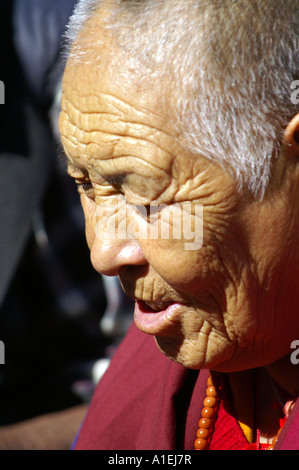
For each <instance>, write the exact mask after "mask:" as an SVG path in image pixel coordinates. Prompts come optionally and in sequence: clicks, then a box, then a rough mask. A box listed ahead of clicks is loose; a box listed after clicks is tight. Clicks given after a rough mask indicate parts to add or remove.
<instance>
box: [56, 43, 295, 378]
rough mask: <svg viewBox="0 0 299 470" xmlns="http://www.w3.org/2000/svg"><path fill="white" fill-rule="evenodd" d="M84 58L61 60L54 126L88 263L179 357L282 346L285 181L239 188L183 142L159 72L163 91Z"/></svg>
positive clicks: (211, 359) (231, 355)
mask: <svg viewBox="0 0 299 470" xmlns="http://www.w3.org/2000/svg"><path fill="white" fill-rule="evenodd" d="M98 52H101V53H102V57H105V48H104V46H102V49H101V51H98ZM122 60H123V59H122ZM87 62H88V61H87ZM90 62H91V61H89V63H75V62H73V61H69V63H68V65H67V69H66V72H65V76H64V83H63V99H62V112H61V116H60V131H61V138H62V143H63V146H64V149H65V152H66V155H67V157H68V171H69V174H70V175H71V176H72V177H73V178H74V179H75V180H76V182H77V184H78V186H79V192H80V194H81V201H82V206H83V209H84V214H85V219H86V236H87V241H88V245H89V247H90V251H91V261H92V264H93V266H94V267H95V269H96V270H97V271H98V272H99V273H103V274H106V275H118V276H119V278H120V281H121V283H122V286H123V288H124V290H125V292H126V293H127V294H128V295H129V296H131V297H132V298H134V299H136V307H135V314H134V317H135V322H136V325H137V327H138V328H140V329H141V330H142V331H144V332H145V333H148V334H150V335H153V336H154V337H155V339H156V342H157V344H158V347H159V348H160V349H161V351H163V353H164V354H166V355H167V356H168V357H170V358H172V359H174V360H175V361H178V362H179V363H181V364H183V365H184V366H186V367H189V368H213V369H215V370H222V371H231V370H239V369H244V368H248V367H254V366H257V365H264V364H268V363H271V362H273V361H274V360H276V359H278V358H279V357H282V356H284V355H285V354H287V353H288V352H289V347H290V344H291V342H292V340H294V339H296V338H295V337H294V335H295V331H297V330H296V328H297V325H296V322H294V318H295V317H294V316H295V311H296V304H297V302H295V300H296V299H297V298H298V294H299V291H298V288H297V283H296V282H295V278H296V277H297V275H298V273H297V272H296V271H297V266H299V263H298V260H297V259H296V256H297V255H296V251H295V250H294V240H295V238H296V237H298V236H297V234H296V233H297V232H298V231H297V232H296V230H295V228H294V225H293V222H294V221H293V219H294V210H295V209H294V204H293V199H294V198H293V196H292V194H291V190H290V189H289V186H288V185H287V184H286V183H285V184H284V182H283V181H282V182H280V184H279V185H278V184H277V188H275V189H273V190H272V193H271V196H269V198H268V199H266V200H265V201H263V202H257V201H254V200H252V199H251V198H250V197H249V196H246V195H240V194H239V193H238V191H237V189H236V186H235V184H234V181H233V179H232V178H231V176H230V175H229V174H228V173H227V172H226V171H224V170H223V169H221V168H219V167H218V166H217V165H215V164H213V163H212V162H210V161H208V160H206V159H205V158H203V157H202V156H201V155H194V154H191V153H190V152H188V151H186V149H185V148H184V146H183V145H182V142H181V136H180V135H179V133H177V131H176V130H175V127H174V126H173V124H172V119H171V118H172V109H173V107H172V105H171V97H170V96H168V91H167V90H168V88H167V84H165V92H164V95H163V99H161V98H162V97H161V96H160V95H159V93H158V92H157V90H155V88H154V87H153V89H143V88H142V87H141V86H140V87H137V86H133V84H130V83H128V82H126V81H124V80H121V79H120V78H119V77H118V75H117V74H113V73H112V72H111V69H110V68H109V67H100V68H96V67H94V66H93V65H91V64H90ZM120 65H124V64H122V63H121V59H120ZM215 112H216V111H215ZM216 138H217V136H215V139H216ZM162 205H163V206H162ZM201 211H203V212H201ZM202 214H203V217H201V216H202ZM159 224H160V230H162V229H161V227H163V230H164V232H161V231H160V232H159V230H158V229H157V227H159ZM136 227H137V228H136ZM151 229H152V232H151ZM156 229H157V230H158V231H155V230H156ZM153 233H154V235H153ZM192 235H193V238H192ZM297 241H298V240H297ZM297 241H296V242H295V243H297ZM290 293H291V294H290ZM294 328H295V331H294ZM297 329H298V328H297Z"/></svg>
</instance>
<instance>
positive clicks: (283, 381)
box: [265, 355, 299, 399]
mask: <svg viewBox="0 0 299 470" xmlns="http://www.w3.org/2000/svg"><path fill="white" fill-rule="evenodd" d="M265 369H266V370H267V372H268V373H269V376H270V377H271V378H272V379H273V381H274V382H275V383H276V384H277V385H278V386H279V387H280V388H281V389H282V390H283V391H284V392H286V393H287V394H288V395H289V396H290V397H291V398H293V399H295V398H297V397H298V396H299V364H298V365H295V364H292V362H291V360H290V356H289V355H287V356H285V357H283V358H281V359H279V360H278V361H276V362H274V363H273V364H271V365H270V366H267V367H266V368H265Z"/></svg>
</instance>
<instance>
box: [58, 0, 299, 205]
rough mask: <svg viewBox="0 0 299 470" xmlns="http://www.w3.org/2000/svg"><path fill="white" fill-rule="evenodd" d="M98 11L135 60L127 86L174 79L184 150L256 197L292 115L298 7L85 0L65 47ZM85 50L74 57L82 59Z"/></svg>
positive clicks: (230, 0) (252, 1)
mask: <svg viewBox="0 0 299 470" xmlns="http://www.w3.org/2000/svg"><path fill="white" fill-rule="evenodd" d="M101 8H102V9H104V8H107V11H108V12H109V14H108V15H106V17H105V28H106V29H107V30H108V31H110V34H111V35H113V37H114V39H115V41H116V43H117V45H118V46H119V47H120V48H122V49H123V50H124V51H125V52H126V57H127V58H128V62H130V61H131V62H133V63H134V66H132V67H129V70H130V74H131V76H130V79H133V77H132V70H135V71H136V77H137V76H138V80H142V79H144V80H145V81H147V82H148V83H149V82H152V83H155V84H156V83H158V81H159V78H160V80H161V77H167V76H168V77H169V76H171V77H173V79H174V81H175V87H176V94H177V96H176V97H177V110H176V111H177V116H178V126H179V128H180V130H181V131H182V132H183V136H184V141H185V144H186V145H187V147H188V149H189V150H190V151H192V152H193V153H197V154H200V155H202V156H204V157H206V158H208V159H211V160H213V161H214V162H217V163H219V164H220V165H221V166H222V167H224V168H226V169H228V170H229V171H230V172H231V173H232V174H233V176H234V177H235V179H236V181H237V184H238V186H239V187H240V188H245V189H246V190H248V191H250V192H251V193H252V194H254V195H255V196H257V197H262V196H263V195H264V193H265V191H266V189H267V185H268V183H269V181H270V178H271V168H272V163H273V161H274V160H275V159H276V158H277V157H278V156H279V154H280V151H281V142H282V136H283V131H284V129H285V127H286V126H287V124H288V122H289V121H290V120H291V118H292V117H293V116H294V115H295V114H296V113H297V112H298V107H296V106H295V105H294V104H293V103H292V102H291V85H292V82H293V81H294V80H296V79H298V77H299V47H298V44H299V0H139V1H138V0H108V1H107V0H81V1H79V3H78V5H77V8H76V9H75V12H74V15H73V16H72V18H71V21H70V23H69V26H68V32H67V39H68V43H69V50H71V45H72V44H73V42H74V40H75V39H76V37H77V36H78V34H79V32H80V31H81V30H82V28H83V27H84V25H85V24H86V21H87V20H88V19H89V18H90V17H91V16H93V15H94V13H95V11H97V10H98V9H101ZM96 39H97V38H95V43H96ZM99 40H100V38H99ZM84 47H86V45H83V46H82V48H81V49H80V48H78V47H77V48H76V51H73V52H71V53H72V54H73V55H74V54H77V59H78V58H79V57H80V60H82V59H83V58H84ZM120 73H123V71H122V72H120ZM142 77H143V78H142Z"/></svg>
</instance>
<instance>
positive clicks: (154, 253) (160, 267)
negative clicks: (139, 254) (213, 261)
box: [140, 240, 199, 288]
mask: <svg viewBox="0 0 299 470" xmlns="http://www.w3.org/2000/svg"><path fill="white" fill-rule="evenodd" d="M140 245H141V249H142V251H143V253H144V254H145V257H146V258H147V260H148V262H149V264H150V265H151V266H152V267H153V268H154V270H155V271H156V272H157V273H158V274H159V275H160V276H161V277H162V278H163V279H165V281H166V282H167V283H168V284H170V285H171V286H172V287H174V288H176V287H182V286H183V285H190V284H192V283H194V282H195V283H196V279H195V278H197V277H198V269H199V251H196V250H193V251H187V250H185V249H184V245H183V242H182V241H176V240H169V241H167V240H148V241H140Z"/></svg>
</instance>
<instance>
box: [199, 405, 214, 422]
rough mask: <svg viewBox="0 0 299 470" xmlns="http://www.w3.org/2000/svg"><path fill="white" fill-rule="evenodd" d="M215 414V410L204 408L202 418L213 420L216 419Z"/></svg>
mask: <svg viewBox="0 0 299 470" xmlns="http://www.w3.org/2000/svg"><path fill="white" fill-rule="evenodd" d="M214 414H215V411H214V410H213V408H208V407H206V408H203V410H202V412H201V416H202V417H203V418H209V419H212V418H213V417H214Z"/></svg>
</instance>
